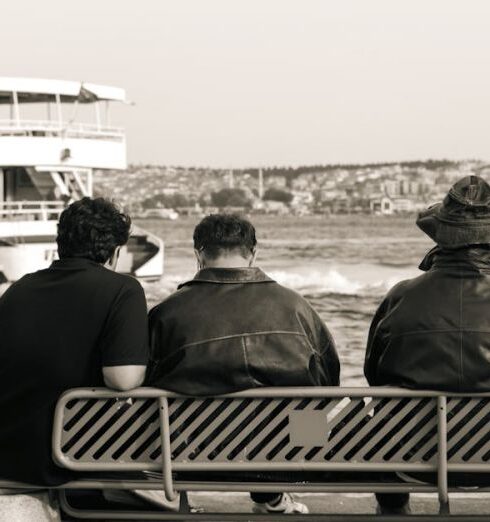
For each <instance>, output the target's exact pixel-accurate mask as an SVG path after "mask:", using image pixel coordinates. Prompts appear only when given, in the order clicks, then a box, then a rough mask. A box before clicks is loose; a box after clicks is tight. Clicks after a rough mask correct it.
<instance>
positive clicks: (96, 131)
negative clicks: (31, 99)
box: [0, 119, 125, 141]
mask: <svg viewBox="0 0 490 522" xmlns="http://www.w3.org/2000/svg"><path fill="white" fill-rule="evenodd" d="M124 135H125V134H124V129H123V128H122V127H103V126H100V125H96V124H91V123H79V122H76V123H75V122H59V121H52V120H51V121H49V120H16V119H9V120H0V137H2V136H30V137H32V136H35V137H62V138H85V139H105V140H116V141H123V140H124Z"/></svg>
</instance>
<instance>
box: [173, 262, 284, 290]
mask: <svg viewBox="0 0 490 522" xmlns="http://www.w3.org/2000/svg"><path fill="white" fill-rule="evenodd" d="M273 282H274V280H273V279H271V278H270V277H269V276H267V275H266V274H265V273H264V272H263V271H262V270H261V269H260V268H257V267H252V268H203V269H202V270H199V272H197V274H196V275H195V276H194V279H191V280H190V281H186V282H185V283H182V284H181V285H179V288H181V287H182V286H185V285H191V284H193V283H224V284H226V283H228V284H229V283H273Z"/></svg>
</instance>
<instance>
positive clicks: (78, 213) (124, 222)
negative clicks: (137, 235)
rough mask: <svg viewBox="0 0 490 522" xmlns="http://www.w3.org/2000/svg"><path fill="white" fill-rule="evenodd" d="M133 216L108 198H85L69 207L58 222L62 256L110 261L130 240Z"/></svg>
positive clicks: (59, 247) (59, 244) (102, 261)
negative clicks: (123, 211)
mask: <svg viewBox="0 0 490 522" xmlns="http://www.w3.org/2000/svg"><path fill="white" fill-rule="evenodd" d="M130 228H131V218H130V217H129V216H128V215H126V214H123V213H122V212H120V211H119V209H118V208H117V207H116V205H114V204H113V203H111V202H110V201H108V200H107V199H104V198H95V199H92V198H82V199H80V200H79V201H75V202H74V203H72V204H71V205H70V206H69V207H67V208H66V209H65V210H64V211H63V212H62V213H61V216H60V221H59V223H58V237H57V238H56V242H57V243H58V255H59V256H60V259H63V258H66V257H83V258H85V259H90V260H91V261H95V262H96V263H105V262H106V261H108V260H109V259H110V258H111V257H112V255H113V254H114V251H115V250H116V247H118V246H121V245H124V244H126V243H127V241H128V239H129V233H130Z"/></svg>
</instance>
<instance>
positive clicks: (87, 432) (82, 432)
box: [64, 400, 118, 457]
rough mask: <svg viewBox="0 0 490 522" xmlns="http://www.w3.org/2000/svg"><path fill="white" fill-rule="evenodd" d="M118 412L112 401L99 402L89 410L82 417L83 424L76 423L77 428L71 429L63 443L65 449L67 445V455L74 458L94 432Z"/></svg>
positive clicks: (115, 403) (115, 404)
mask: <svg viewBox="0 0 490 522" xmlns="http://www.w3.org/2000/svg"><path fill="white" fill-rule="evenodd" d="M117 410H118V403H117V402H116V401H114V400H109V401H107V400H100V401H97V404H96V405H95V407H94V408H91V410H90V413H91V414H90V415H84V416H83V419H84V422H83V424H81V423H77V426H78V428H73V430H72V431H71V437H70V438H69V440H68V441H67V442H66V443H65V445H64V446H65V447H66V446H67V445H69V449H68V450H67V453H69V454H70V455H71V456H72V457H74V456H75V455H76V454H77V452H78V451H79V450H80V449H81V448H82V447H83V446H84V445H85V444H86V443H87V441H88V440H89V439H90V438H92V437H93V434H94V432H95V431H97V430H99V429H100V428H101V426H103V425H104V424H105V423H107V421H108V419H109V418H111V417H113V416H114V414H115V413H117Z"/></svg>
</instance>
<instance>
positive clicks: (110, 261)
mask: <svg viewBox="0 0 490 522" xmlns="http://www.w3.org/2000/svg"><path fill="white" fill-rule="evenodd" d="M120 253H121V247H120V246H117V247H116V249H115V250H114V254H112V256H111V257H110V258H109V259H108V260H107V261H106V263H105V264H104V266H105V267H106V268H109V269H110V270H116V266H117V261H118V260H119V254H120Z"/></svg>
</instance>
